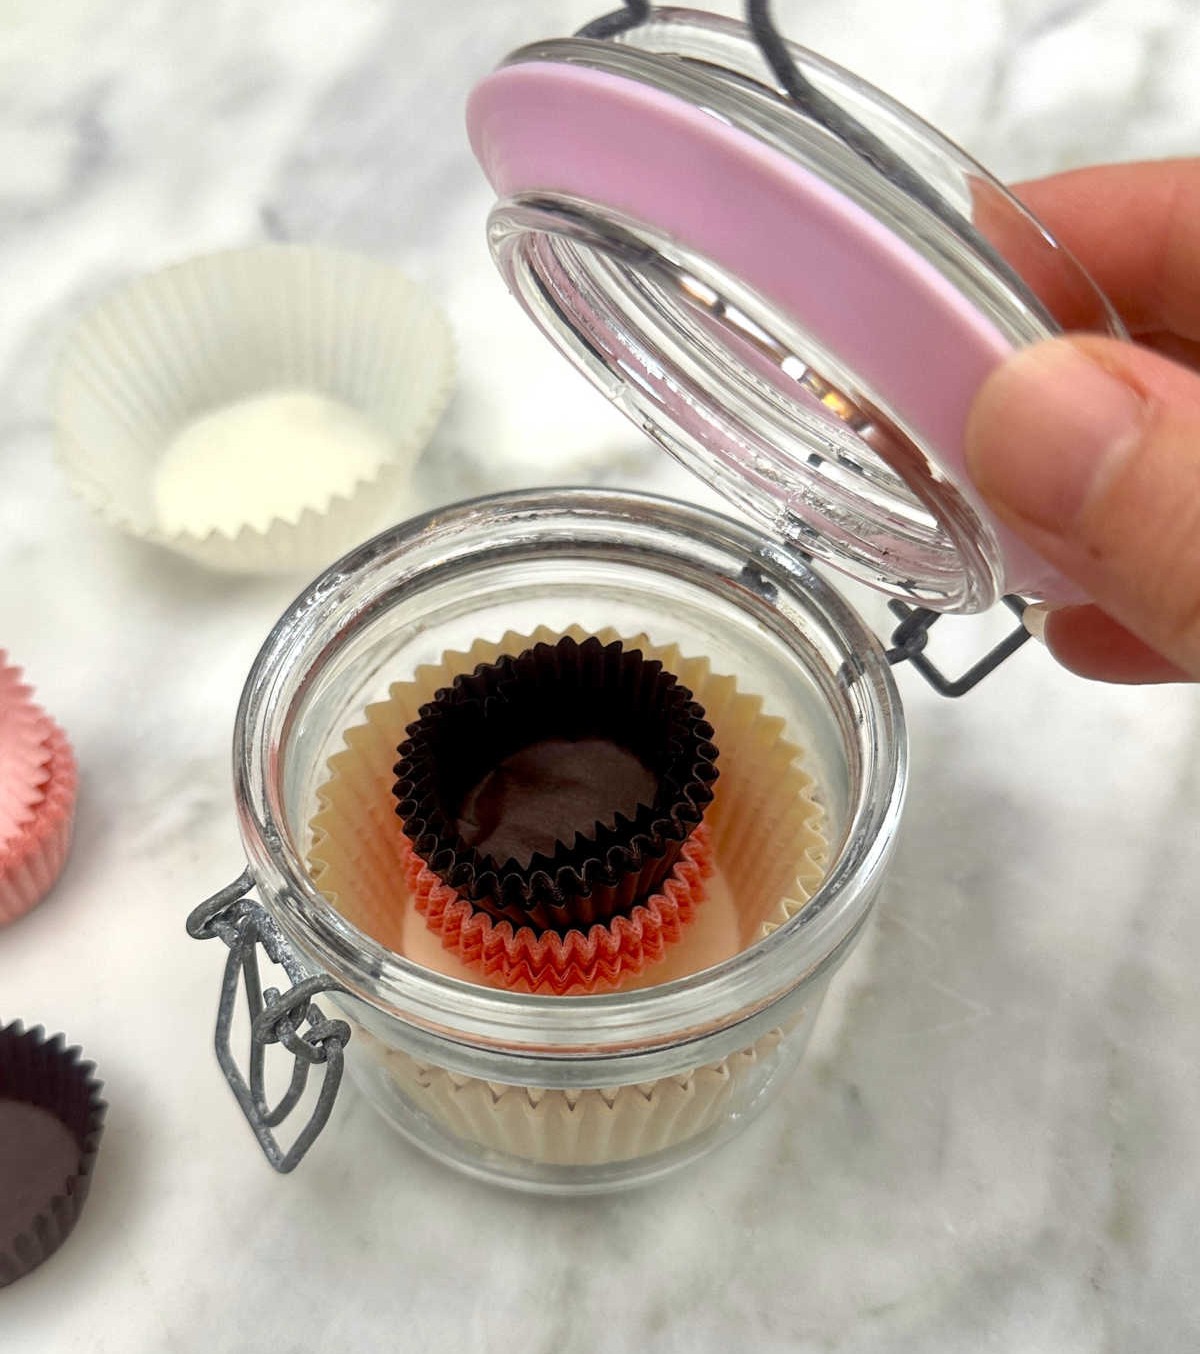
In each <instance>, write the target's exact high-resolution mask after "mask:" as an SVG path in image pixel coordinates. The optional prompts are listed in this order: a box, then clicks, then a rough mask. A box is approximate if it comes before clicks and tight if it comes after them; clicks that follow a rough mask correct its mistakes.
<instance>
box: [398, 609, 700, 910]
mask: <svg viewBox="0 0 1200 1354" xmlns="http://www.w3.org/2000/svg"><path fill="white" fill-rule="evenodd" d="M406 732H407V734H408V739H407V741H406V742H404V743H403V744H401V746H400V748H399V756H400V760H399V762H397V764H396V767H395V774H396V776H397V778H398V779H397V781H396V784H395V787H394V794H395V797H396V799H397V813H398V814H399V816H400V819H401V822H402V824H403V830H404V833H405V835H406V836H407V837H408V838H409V840H410V841H411V842H412V845H413V850H414V851H415V852H416V854H417V855H418V856H419V857H420V858H421V859H422V860H423V861H424V862H425V863H426V865H428V867H429V869H430V870H431V871H432V872H433V873H434V874H435V875H436V876H437V877H438V878H439V879H441V880H442V881H443V883H445V884H447V885H448V886H449V887H450V888H452V889H454V890H455V891H456V892H457V893H458V894H460V895H461V896H462V897H464V898H466V899H468V900H469V901H470V902H471V903H473V904H474V905H475V906H477V907H478V908H480V909H481V910H482V911H486V912H487V913H488V915H490V916H491V917H492V918H493V919H494V920H496V921H509V922H511V923H513V925H514V926H518V927H519V926H531V927H533V928H535V929H537V930H541V931H547V930H555V931H558V932H559V933H560V934H563V933H565V932H566V931H569V930H571V929H574V928H580V927H589V926H592V925H596V924H604V923H606V922H608V921H609V920H610V919H611V918H612V917H614V916H617V915H620V914H625V915H628V913H629V912H630V911H631V910H632V909H633V908H634V907H635V906H636V905H637V904H638V903H639V902H640V901H642V900H643V899H645V898H647V897H650V896H651V895H653V894H654V893H655V892H657V891H658V888H659V886H660V885H661V884H662V883H663V881H664V880H665V879H666V878H667V876H668V875H669V874H670V873H671V871H672V869H674V867H675V863H676V861H677V860H678V858H679V854H680V851H681V850H682V848H683V844H684V842H686V841H687V839H688V837H689V836H690V834H691V833H692V832H693V831H694V830H695V828H696V827H697V825H698V824H699V823H700V821H701V820H702V818H703V816H704V811H705V809H706V808H707V806H708V805H709V803H711V801H712V797H713V790H712V786H713V782H714V781H715V780H716V778H717V769H716V759H717V749H716V748H715V747H714V746H713V743H712V735H713V730H712V727H711V726H710V725H709V724H708V723H707V722H706V720H705V715H704V709H703V707H702V706H700V705H699V704H698V703H697V702H696V700H695V699H694V698H693V695H692V692H691V691H690V690H688V688H687V687H685V686H683V685H682V684H681V683H680V682H679V680H678V678H677V677H675V675H674V674H673V673H670V672H668V671H667V670H666V669H665V668H664V667H663V665H662V664H661V663H660V662H659V661H658V660H656V659H647V658H646V657H645V656H644V655H643V654H642V652H641V650H640V649H626V648H625V647H624V646H623V645H622V644H621V643H619V642H614V643H611V644H607V645H606V644H603V643H601V641H600V640H599V639H597V638H595V637H591V638H588V639H585V640H584V641H583V642H582V643H580V642H577V641H576V640H575V639H574V638H572V637H570V636H565V637H564V638H562V639H560V640H559V641H558V642H557V643H556V644H537V645H535V646H533V647H532V648H530V649H526V650H525V651H524V652H522V653H520V654H516V655H511V654H509V655H505V656H503V657H501V658H499V659H497V660H496V661H495V662H494V663H486V664H480V665H479V666H478V667H477V668H475V670H474V671H473V672H470V673H463V674H460V675H459V676H457V677H456V678H455V679H454V681H453V683H452V684H451V685H450V686H446V687H443V688H442V689H441V690H439V691H438V692H437V693H436V694H435V696H434V698H433V700H432V701H430V702H429V703H428V704H426V705H423V706H422V707H421V710H420V718H419V719H418V720H417V721H415V722H414V723H413V724H410V725H409V726H408V729H407V730H406ZM581 739H597V740H599V741H600V742H601V743H605V744H608V745H609V746H611V747H614V748H617V749H621V750H622V753H621V755H624V754H629V753H632V754H633V757H634V758H636V760H637V762H639V763H640V764H641V767H643V768H645V769H646V770H648V771H649V773H650V776H651V778H652V781H653V783H654V786H655V788H654V792H653V794H652V795H646V796H645V798H646V799H648V800H649V802H642V799H641V798H639V799H638V801H637V802H636V803H635V804H632V805H631V804H628V803H626V805H625V807H624V809H616V806H615V805H614V810H615V811H610V810H605V812H604V814H603V816H600V815H593V816H591V821H586V822H580V823H577V824H572V825H571V828H572V830H571V831H570V840H564V838H565V837H567V836H568V831H567V830H565V824H562V823H560V824H558V825H557V826H558V827H559V828H561V829H564V830H561V831H557V832H554V833H551V832H550V831H549V830H547V831H545V834H544V838H543V839H544V840H545V839H553V840H554V845H553V847H549V846H546V847H542V848H541V849H537V850H533V851H531V852H530V853H528V858H527V859H525V860H520V859H517V858H516V857H515V856H513V855H511V854H509V853H507V852H501V853H500V854H502V855H504V857H505V858H504V859H498V858H497V854H496V853H493V852H490V851H487V850H484V849H480V848H479V847H478V846H477V845H474V844H472V843H471V842H470V841H469V840H467V838H466V837H465V836H464V834H463V829H462V826H461V821H460V813H461V811H462V809H463V807H464V804H465V803H466V801H467V799H468V796H470V795H472V794H473V793H474V792H475V791H476V789H477V787H479V786H480V785H482V784H483V783H484V779H485V778H486V777H487V776H488V774H489V772H492V771H495V770H496V769H497V768H498V767H500V765H501V763H504V762H505V761H506V759H507V758H510V757H515V756H517V755H518V754H520V753H521V752H522V751H523V750H528V749H530V748H544V747H545V746H546V745H547V743H548V742H550V741H554V740H563V741H565V742H569V743H574V742H577V741H579V740H581ZM642 774H644V772H643V773H642Z"/></svg>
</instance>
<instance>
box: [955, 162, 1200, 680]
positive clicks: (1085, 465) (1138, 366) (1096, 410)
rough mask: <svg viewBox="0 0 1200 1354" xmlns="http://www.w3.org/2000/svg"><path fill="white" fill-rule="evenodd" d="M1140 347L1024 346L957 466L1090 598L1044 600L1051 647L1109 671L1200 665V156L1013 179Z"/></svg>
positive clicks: (1188, 669)
mask: <svg viewBox="0 0 1200 1354" xmlns="http://www.w3.org/2000/svg"><path fill="white" fill-rule="evenodd" d="M1015 191H1016V193H1017V196H1018V197H1020V198H1021V200H1022V201H1023V202H1025V203H1026V204H1027V205H1028V206H1029V208H1030V210H1032V211H1033V212H1034V214H1035V215H1036V216H1038V217H1039V218H1040V219H1041V220H1042V221H1043V222H1044V223H1045V224H1046V225H1047V226H1048V227H1049V229H1050V231H1051V233H1052V234H1054V235H1055V236H1056V237H1057V238H1058V239H1059V240H1060V241H1061V242H1062V243H1063V244H1064V245H1066V247H1067V248H1068V249H1070V250H1071V252H1072V253H1073V254H1075V256H1076V257H1077V258H1078V259H1079V261H1080V262H1081V263H1082V264H1083V266H1084V267H1085V268H1086V269H1087V270H1088V272H1090V273H1091V275H1092V277H1093V278H1095V280H1096V282H1097V283H1098V285H1099V286H1100V288H1101V289H1102V290H1103V291H1104V292H1106V293H1107V295H1108V296H1109V297H1110V298H1111V300H1112V301H1113V304H1114V305H1115V306H1116V308H1117V310H1118V311H1119V312H1120V314H1121V317H1122V318H1123V319H1124V321H1125V323H1126V325H1127V326H1128V328H1129V330H1130V333H1131V334H1132V335H1133V336H1134V338H1135V339H1136V340H1137V345H1138V346H1136V347H1135V346H1133V345H1131V344H1127V343H1118V342H1116V341H1114V340H1111V339H1105V338H1099V337H1093V336H1075V337H1071V338H1060V339H1054V340H1051V341H1049V342H1046V343H1041V344H1038V345H1036V346H1034V347H1032V348H1027V349H1025V350H1023V351H1021V352H1020V353H1018V354H1017V355H1016V356H1014V357H1013V358H1011V359H1010V360H1009V361H1008V362H1006V363H1005V364H1004V365H1003V366H1002V367H1001V368H1000V369H999V370H998V371H997V372H995V373H994V374H993V375H992V376H991V377H990V378H989V379H988V381H987V382H986V383H985V384H984V386H983V389H982V390H981V391H980V393H979V395H978V397H977V398H976V401H975V404H974V407H973V409H972V411H971V417H970V420H969V424H968V428H967V464H968V467H969V469H970V472H971V475H972V478H973V479H974V480H975V483H976V485H977V487H978V488H979V490H980V491H981V492H982V494H983V495H984V497H985V498H986V499H987V501H988V502H989V504H990V505H991V507H992V509H993V510H994V511H995V512H996V513H997V515H998V516H999V517H1001V518H1002V519H1003V520H1004V522H1005V523H1006V524H1007V525H1009V526H1010V527H1012V529H1013V530H1014V531H1016V532H1017V533H1018V534H1019V535H1021V536H1022V537H1023V538H1024V539H1025V540H1026V541H1027V542H1028V543H1029V544H1030V545H1031V546H1033V548H1034V549H1035V550H1037V551H1038V553H1039V554H1041V555H1042V556H1044V557H1045V558H1046V559H1047V560H1048V561H1049V562H1050V563H1052V564H1054V565H1055V566H1057V568H1059V569H1060V570H1061V571H1062V572H1063V573H1064V574H1066V575H1067V576H1068V577H1070V578H1072V579H1074V580H1075V581H1076V582H1077V583H1079V584H1080V585H1081V586H1082V587H1083V588H1084V589H1086V591H1087V593H1088V595H1089V596H1091V597H1093V598H1095V600H1096V605H1095V606H1078V607H1066V608H1062V609H1056V610H1051V611H1050V612H1048V613H1047V614H1046V617H1045V619H1046V624H1045V631H1044V638H1045V640H1046V643H1047V645H1048V646H1049V648H1050V650H1051V652H1052V653H1053V654H1054V656H1055V657H1056V658H1057V659H1058V660H1059V661H1060V662H1061V663H1063V664H1064V665H1065V666H1066V667H1068V668H1070V669H1071V670H1072V671H1074V672H1078V673H1080V674H1082V675H1083V676H1085V677H1094V678H1098V679H1101V680H1104V681H1111V682H1172V681H1187V680H1197V679H1200V375H1198V374H1197V373H1198V372H1200V160H1174V161H1162V162H1158V163H1148V164H1133V165H1107V166H1101V167H1099V168H1096V169H1084V170H1079V171H1076V172H1074V173H1070V174H1062V175H1057V176H1055V177H1054V178H1049V179H1043V180H1040V181H1038V182H1036V183H1028V184H1024V185H1022V186H1020V187H1018V188H1017V189H1016V190H1015Z"/></svg>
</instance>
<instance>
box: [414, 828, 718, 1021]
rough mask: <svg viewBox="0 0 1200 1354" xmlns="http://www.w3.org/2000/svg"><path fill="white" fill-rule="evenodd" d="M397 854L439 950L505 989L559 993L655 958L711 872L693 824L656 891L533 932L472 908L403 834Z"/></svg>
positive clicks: (707, 847)
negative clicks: (612, 911) (581, 926)
mask: <svg viewBox="0 0 1200 1354" xmlns="http://www.w3.org/2000/svg"><path fill="white" fill-rule="evenodd" d="M400 859H401V865H402V868H403V870H404V876H405V881H406V883H407V885H408V887H409V889H410V890H411V892H412V894H413V896H414V898H415V900H416V907H417V911H418V912H419V913H421V915H422V916H423V917H424V918H425V924H426V925H427V926H428V927H429V929H430V930H431V931H432V932H433V933H434V934H435V935H437V936H438V937H440V939H441V942H442V945H443V946H444V947H445V948H446V949H447V950H449V951H450V952H451V953H452V954H455V955H457V956H458V957H459V958H460V959H462V960H463V962H464V963H466V964H468V965H469V966H470V967H472V968H474V969H476V970H478V971H479V972H480V973H482V974H483V975H484V976H485V977H488V978H490V979H492V980H493V981H494V982H497V983H499V984H500V985H501V986H503V987H506V988H509V989H511V990H512V991H515V992H531V993H538V992H542V993H553V995H555V996H560V997H561V996H569V995H582V994H584V993H588V992H602V991H606V990H609V989H612V988H614V987H617V986H619V985H620V983H621V982H622V980H624V979H626V978H629V977H633V976H635V975H636V974H639V973H641V972H642V971H643V970H644V969H645V968H646V967H647V965H649V964H653V963H654V962H655V961H656V960H658V959H661V958H662V957H663V955H664V953H665V952H666V950H667V949H668V947H669V946H671V945H673V944H674V943H675V942H676V941H677V940H678V939H679V938H680V937H681V936H682V935H683V932H684V930H685V929H686V928H687V926H688V924H689V923H690V922H691V920H692V918H693V917H694V916H695V913H696V909H697V907H699V905H700V904H701V903H702V902H703V900H704V894H705V881H706V880H707V879H708V878H709V876H710V875H711V874H712V872H713V849H712V840H711V836H710V833H709V830H708V828H707V826H706V825H704V824H701V825H700V826H699V827H697V828H696V830H695V832H693V833H692V835H691V836H690V837H689V838H688V839H687V841H686V842H685V843H684V846H683V850H682V852H681V853H680V856H679V858H678V860H677V861H676V863H675V868H674V869H673V870H672V872H671V875H670V876H669V878H668V879H667V880H666V882H665V884H664V885H663V888H662V890H661V892H659V893H656V894H653V895H652V896H651V897H649V898H647V899H646V900H645V901H644V902H642V903H639V904H637V906H635V907H634V908H633V910H632V912H631V913H630V914H629V915H628V916H625V915H618V916H615V917H613V918H611V919H610V920H609V922H608V923H607V924H606V925H600V924H599V923H597V924H596V925H594V926H592V927H591V928H590V929H588V930H587V931H584V930H578V929H576V930H570V931H567V932H566V934H565V935H559V933H558V932H557V931H545V932H542V933H541V934H540V935H539V934H538V933H537V932H536V931H534V930H533V928H532V927H529V926H522V927H520V928H519V929H517V930H514V928H513V926H512V924H511V923H510V922H508V921H494V920H493V919H492V918H491V917H490V916H489V915H488V914H487V913H486V912H482V911H480V910H478V909H477V908H476V907H475V906H474V905H473V904H472V903H471V902H470V901H469V900H468V899H466V898H464V897H463V896H462V895H461V894H459V893H457V892H456V891H455V890H454V889H452V888H450V886H449V885H447V884H444V883H443V882H442V881H441V879H439V878H438V876H437V875H436V874H434V873H433V871H432V870H431V869H430V868H429V866H428V865H427V864H426V863H425V862H424V861H423V860H422V859H421V858H420V857H419V856H418V855H417V853H416V851H415V850H414V849H413V846H412V843H411V842H409V841H408V839H407V838H404V839H403V840H402V843H401V847H400Z"/></svg>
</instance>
